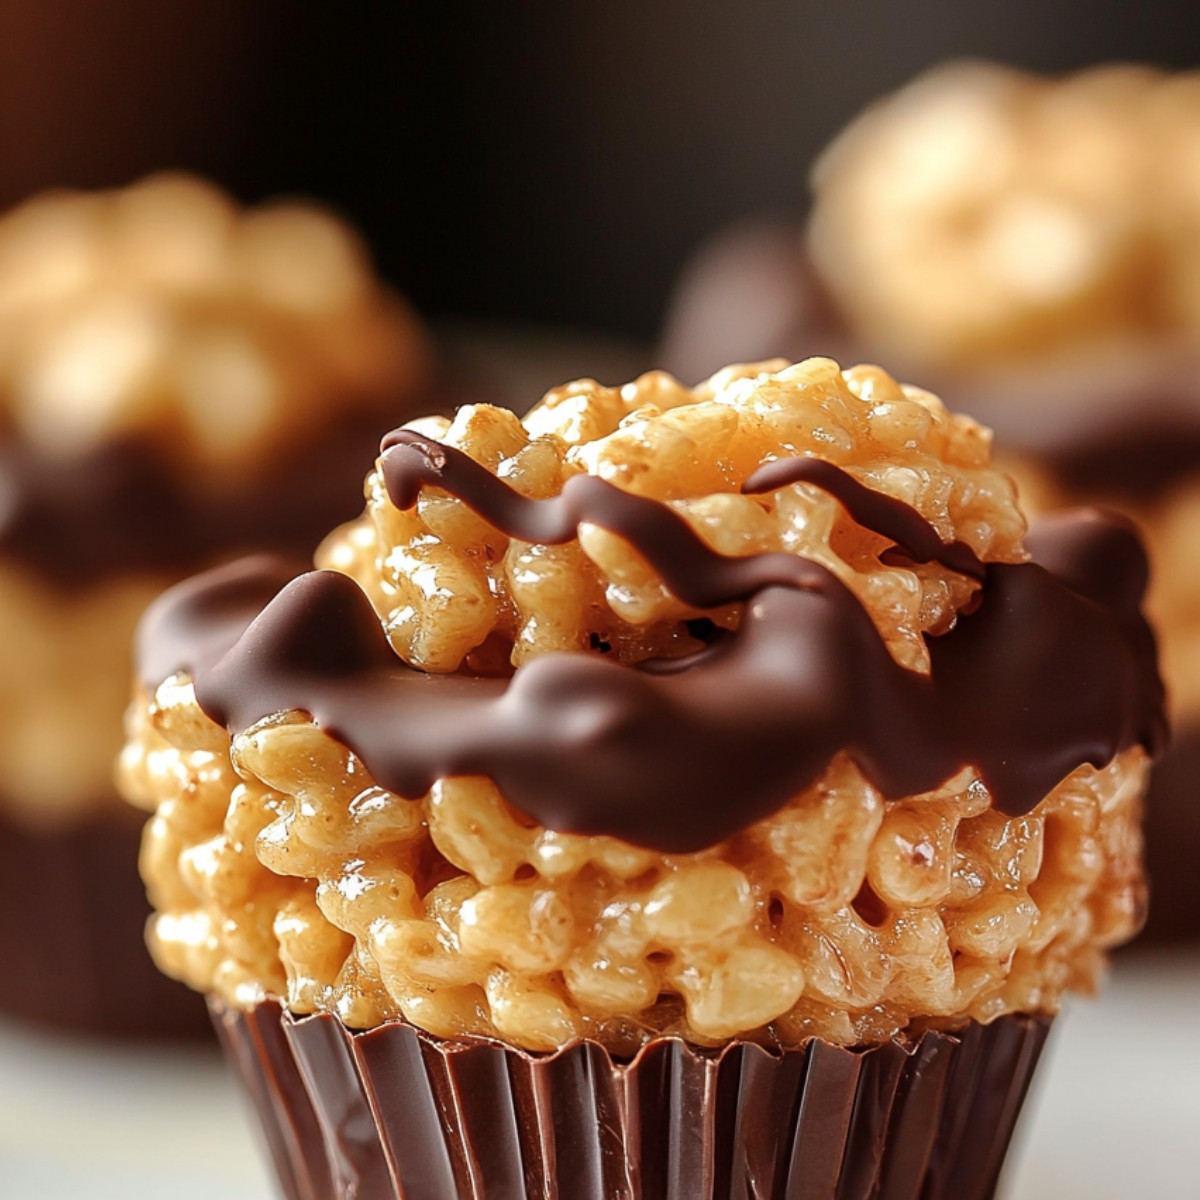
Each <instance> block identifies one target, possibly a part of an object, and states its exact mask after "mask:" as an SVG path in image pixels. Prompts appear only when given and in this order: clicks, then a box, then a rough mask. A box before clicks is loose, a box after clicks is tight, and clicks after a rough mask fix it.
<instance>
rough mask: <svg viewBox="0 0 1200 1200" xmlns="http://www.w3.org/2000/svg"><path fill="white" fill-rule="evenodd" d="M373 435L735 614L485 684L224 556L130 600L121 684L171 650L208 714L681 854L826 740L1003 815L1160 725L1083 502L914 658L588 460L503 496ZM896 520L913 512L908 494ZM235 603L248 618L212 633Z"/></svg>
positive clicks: (1144, 739) (1127, 606)
mask: <svg viewBox="0 0 1200 1200" xmlns="http://www.w3.org/2000/svg"><path fill="white" fill-rule="evenodd" d="M384 445H385V453H384V457H383V468H384V473H385V479H386V482H387V485H388V490H389V494H390V495H392V497H393V499H394V500H395V501H396V502H397V503H404V504H406V505H411V504H412V503H413V502H415V499H416V496H417V493H418V491H419V488H420V486H421V485H422V484H423V483H432V484H435V485H436V486H439V487H442V488H445V489H446V490H448V491H450V492H452V493H453V494H455V495H457V496H459V497H460V498H462V499H463V500H464V501H465V502H466V503H468V504H470V505H471V506H472V507H473V508H475V509H476V510H477V511H478V512H480V514H481V515H482V516H484V517H485V519H487V520H489V521H490V522H491V523H492V524H493V525H495V526H497V527H498V528H500V529H503V530H505V531H506V532H510V533H511V534H512V535H513V536H521V537H523V538H526V539H527V540H531V541H543V542H550V541H556V540H557V541H565V540H567V539H568V538H570V537H573V536H574V535H575V529H576V527H577V525H578V524H579V523H581V522H583V521H587V522H590V523H592V524H596V525H599V526H602V527H604V528H606V529H610V530H612V531H613V532H616V533H618V534H620V535H621V536H623V537H626V538H628V539H629V540H630V541H631V543H632V544H633V545H634V546H635V547H636V549H637V550H638V551H639V552H640V553H641V554H642V555H643V556H644V557H645V558H646V559H647V560H648V561H649V562H650V564H651V565H652V566H653V567H654V568H655V569H656V570H657V571H658V572H659V573H660V574H661V576H662V577H663V578H664V580H665V581H666V582H667V584H668V586H669V587H670V588H671V589H672V591H674V592H675V593H676V594H677V595H679V596H681V597H682V598H683V599H685V600H686V601H688V602H689V603H693V604H698V605H700V606H705V607H707V606H713V605H717V604H722V603H727V602H729V601H731V600H736V599H743V598H744V599H746V600H747V604H746V611H745V614H744V617H743V620H742V623H741V626H740V628H739V629H738V631H737V632H736V633H735V634H734V635H732V636H730V637H727V638H725V639H723V640H721V641H719V642H717V643H715V644H714V645H712V646H709V647H707V648H706V649H705V650H704V651H702V652H701V653H700V654H698V655H696V656H695V657H694V658H692V659H686V660H672V661H670V662H658V663H655V662H651V663H646V664H642V665H641V666H639V667H638V668H630V667H626V666H621V665H619V664H616V663H614V662H612V661H610V660H607V659H603V658H600V657H597V656H593V655H588V654H571V653H555V654H547V655H544V656H542V657H540V658H537V659H535V660H533V661H532V662H530V663H528V664H526V665H525V666H523V667H522V668H520V669H519V670H518V671H517V672H516V673H515V675H514V676H513V677H512V679H511V680H507V681H506V680H501V679H479V678H473V677H469V676H464V675H426V674H423V673H421V672H418V671H415V670H413V669H412V668H409V667H407V666H406V665H405V664H404V663H403V662H402V661H401V660H400V659H399V658H398V657H397V656H396V655H395V653H394V652H393V651H392V649H391V647H390V645H389V644H388V642H387V640H386V638H385V636H384V634H383V631H382V628H381V626H380V623H379V619H378V617H377V616H376V614H375V612H374V610H373V609H372V607H371V605H370V602H369V601H368V600H367V598H366V596H365V595H364V594H363V593H362V591H361V590H360V589H359V587H358V585H357V584H356V583H354V582H353V581H352V580H351V579H349V578H348V577H347V576H344V575H341V574H338V573H336V572H332V571H316V572H312V573H309V574H307V575H303V576H301V577H299V578H298V579H295V580H293V581H292V582H290V583H288V584H287V585H286V586H285V587H284V588H283V589H282V591H280V592H279V593H278V595H277V596H276V597H275V598H274V599H273V600H271V601H270V603H268V604H267V605H266V607H265V608H262V610H261V612H258V605H259V603H260V597H261V595H262V594H263V593H264V592H266V591H267V590H269V589H270V587H271V586H272V585H273V584H275V583H276V582H277V580H278V578H279V575H278V569H277V568H275V569H274V570H272V569H270V568H257V569H246V570H245V571H243V572H242V573H238V572H236V571H230V570H228V569H227V570H226V571H225V572H224V573H223V574H222V573H219V572H218V573H215V574H210V575H209V576H202V577H199V578H198V579H197V580H194V581H191V582H190V583H189V584H186V585H183V588H181V589H176V590H174V591H172V592H170V593H167V595H166V596H164V597H163V598H162V599H161V600H160V601H159V602H158V603H157V604H156V605H155V606H154V607H153V608H152V610H151V613H150V614H149V616H148V619H147V623H146V625H145V627H144V629H143V633H142V636H141V637H140V639H139V650H140V659H141V669H142V673H143V678H144V680H145V682H146V684H147V686H149V687H151V688H152V687H154V686H156V684H157V683H158V682H159V681H161V679H162V678H165V677H166V675H169V674H171V673H173V672H174V671H175V670H186V671H188V672H189V673H190V674H191V675H192V676H193V678H194V679H195V682H196V696H197V700H198V702H199V703H200V705H201V707H202V708H203V709H204V711H205V712H207V713H208V714H209V715H210V716H211V717H212V718H213V719H214V720H216V721H218V722H219V723H221V724H223V725H225V726H226V727H227V728H228V729H229V730H230V731H231V732H232V733H234V734H236V733H238V732H241V731H243V730H245V729H247V728H249V727H250V726H251V725H253V724H254V723H256V722H257V721H258V720H261V719H262V718H263V717H266V716H268V715H271V714H273V713H276V712H281V711H287V710H293V709H297V710H304V711H306V712H308V713H310V714H311V716H312V717H313V719H314V721H315V722H316V724H317V725H318V726H319V727H320V728H322V729H324V730H325V731H326V732H327V733H329V734H330V735H331V736H333V737H335V738H338V739H339V740H341V741H342V742H344V743H345V744H346V745H348V746H349V747H350V748H351V749H352V750H354V751H355V753H357V754H358V755H359V757H360V758H361V759H362V760H363V762H364V763H365V764H366V766H367V768H368V770H369V771H370V772H371V774H372V775H373V776H374V778H375V779H376V780H377V781H378V782H379V783H380V784H382V785H383V786H384V787H387V788H389V789H390V790H392V791H395V792H397V793H399V794H400V795H403V796H408V797H413V798H415V797H419V796H421V795H424V794H425V793H426V792H427V791H428V790H429V788H430V787H431V786H432V784H433V783H434V781H435V780H437V779H438V778H442V777H447V776H452V775H486V776H489V777H490V778H492V779H493V780H494V781H495V782H496V784H497V786H498V787H499V788H500V790H501V791H502V792H503V794H504V795H505V796H506V798H507V799H508V800H509V801H510V802H511V803H513V804H514V805H515V806H516V807H517V808H519V809H521V810H522V811H523V812H525V813H527V814H528V815H529V816H531V817H533V818H534V819H535V820H537V821H538V822H540V823H541V824H543V825H545V826H547V827H549V828H552V829H556V830H560V831H565V832H574V833H587V834H609V835H612V836H616V837H620V838H623V839H624V840H626V841H630V842H633V843H636V844H639V845H643V846H647V847H651V848H654V849H657V850H662V851H665V852H681V853H682V852H688V851H693V850H698V849H702V848H703V847H706V846H710V845H713V844H715V843H717V842H720V841H722V840H724V839H725V838H727V837H729V836H731V835H732V834H734V833H736V832H738V831H739V830H741V829H744V828H746V827H747V826H749V825H750V824H752V823H753V822H755V821H757V820H759V819H760V818H762V817H765V816H767V815H769V814H770V813H771V812H774V811H775V810H777V809H778V808H779V807H781V806H782V805H783V804H784V803H785V802H786V801H787V800H788V799H789V798H790V797H791V796H793V795H796V794H797V793H799V792H801V791H803V790H804V789H805V788H806V787H808V786H810V785H811V784H812V783H813V782H814V781H815V780H816V779H817V778H818V777H819V775H820V774H821V773H822V772H823V771H824V769H825V768H826V767H827V765H828V764H829V762H830V761H831V759H832V758H833V757H834V756H835V755H836V754H837V753H839V752H840V751H845V752H846V753H848V754H849V755H850V756H851V757H852V758H853V759H854V760H855V761H856V762H857V763H858V765H859V767H860V768H861V769H862V770H863V772H864V774H865V775H866V776H867V777H868V778H869V779H870V780H871V781H872V783H874V784H875V785H876V786H877V787H878V788H879V789H880V790H881V791H882V792H883V793H884V794H885V795H886V796H889V797H901V796H906V795H914V794H920V793H922V792H926V791H930V790H932V789H934V788H936V787H938V786H940V785H941V784H942V783H943V782H945V780H946V779H948V778H950V777H951V776H952V775H954V774H955V773H957V772H958V771H959V770H960V769H961V768H962V767H964V766H968V765H970V766H974V767H975V768H976V769H977V770H978V771H979V774H980V776H981V777H982V778H983V780H984V781H985V783H986V784H987V786H988V787H989V788H990V790H991V791H992V795H993V801H994V803H995V804H996V806H997V807H998V808H1000V809H1001V810H1002V811H1004V812H1006V813H1008V814H1010V815H1015V814H1018V813H1021V812H1026V811H1028V810H1029V809H1031V808H1032V807H1033V806H1034V805H1036V804H1037V803H1038V801H1039V800H1041V798H1042V797H1043V796H1044V795H1045V794H1046V793H1047V792H1049V791H1050V790H1051V789H1052V788H1053V787H1054V786H1055V785H1056V784H1057V783H1059V782H1060V781H1061V780H1062V779H1063V778H1065V777H1066V776H1067V775H1068V774H1069V773H1070V772H1071V771H1072V770H1074V769H1075V768H1076V767H1077V766H1079V765H1080V764H1082V763H1085V762H1090V763H1092V764H1093V765H1095V766H1101V765H1103V764H1104V763H1106V762H1108V761H1109V760H1110V759H1111V758H1112V757H1113V756H1114V755H1115V754H1116V753H1117V752H1119V751H1120V750H1122V749H1124V748H1126V747H1128V746H1130V745H1133V744H1136V743H1141V744H1143V745H1145V746H1146V747H1147V748H1148V749H1149V750H1151V751H1152V752H1153V751H1156V750H1157V749H1158V748H1159V746H1160V745H1161V743H1162V740H1163V737H1164V730H1165V726H1164V719H1163V715H1162V700H1163V694H1162V686H1161V684H1160V682H1159V680H1158V676H1157V673H1156V671H1155V666H1154V642H1153V636H1152V635H1151V633H1150V631H1149V628H1148V627H1147V626H1146V624H1145V622H1144V621H1143V619H1142V617H1141V615H1140V612H1139V611H1138V601H1139V600H1140V593H1141V585H1142V583H1144V579H1145V572H1146V566H1145V558H1144V554H1143V552H1142V549H1141V545H1140V543H1139V542H1138V540H1137V538H1136V536H1134V535H1133V534H1132V533H1131V531H1130V529H1129V528H1128V527H1127V526H1125V525H1122V524H1114V523H1113V522H1112V521H1110V520H1108V519H1106V518H1104V517H1102V516H1100V515H1098V514H1085V515H1083V516H1077V517H1075V518H1073V519H1066V520H1063V521H1061V522H1059V523H1057V524H1055V525H1052V526H1050V527H1049V528H1048V530H1047V532H1046V533H1045V534H1044V536H1043V537H1042V539H1041V541H1042V543H1043V553H1044V554H1046V555H1047V557H1048V559H1049V561H1050V562H1051V563H1056V564H1059V566H1060V569H1061V570H1062V571H1063V573H1064V574H1065V575H1066V576H1067V581H1066V582H1064V581H1060V580H1059V579H1057V578H1055V576H1054V575H1053V574H1052V573H1051V572H1050V571H1049V570H1047V569H1046V568H1045V567H1043V566H1040V565H1038V564H1036V563H1016V564H1012V563H990V564H986V565H985V572H986V576H985V580H984V585H983V597H982V602H981V603H980V605H979V607H978V608H977V609H976V610H975V611H974V612H972V613H969V614H966V615H962V616H960V618H959V620H958V622H957V624H956V626H955V627H954V629H952V630H951V631H950V632H949V633H947V634H944V635H942V636H941V637H937V638H930V639H929V649H930V655H931V661H932V670H931V673H930V675H929V676H925V675H922V674H919V673H917V672H914V671H910V670H908V669H906V668H904V667H901V666H900V665H899V664H898V663H896V661H895V660H894V659H893V658H892V657H891V655H890V654H889V652H888V650H887V648H886V646H885V645H884V643H883V641H882V640H881V638H880V637H879V634H878V632H877V631H876V629H875V627H874V625H873V624H872V622H871V619H870V617H869V616H868V614H867V613H866V611H865V610H864V609H863V608H862V606H861V605H860V604H859V602H858V600H857V599H856V598H855V597H854V595H853V594H852V593H851V592H850V591H849V589H847V588H846V587H845V585H843V584H842V583H841V582H840V581H839V580H838V579H837V578H836V577H835V576H834V575H832V574H831V573H830V572H828V571H827V570H825V569H824V568H823V567H821V566H819V565H818V564H816V563H814V562H811V561H809V560H806V559H802V558H797V557H794V556H791V555H787V554H781V553H777V554H761V555H752V556H747V557H744V558H726V557H724V556H722V555H719V554H717V553H715V552H714V551H712V550H710V549H709V548H708V547H707V546H705V545H704V543H703V542H702V541H701V540H700V539H699V538H698V537H697V536H696V535H695V534H694V533H693V532H692V530H691V529H690V527H689V526H688V525H687V524H686V522H684V521H683V520H682V518H680V517H679V516H678V515H677V514H675V513H674V512H672V511H671V510H670V509H669V508H667V507H666V506H665V505H663V504H660V503H659V502H657V501H654V500H650V499H647V498H644V497H639V496H633V495H630V494H629V493H625V492H621V491H620V490H619V489H617V488H615V487H613V486H612V485H610V484H606V483H604V482H603V481H602V480H599V479H595V478H594V477H590V476H579V477H576V478H573V479H571V480H570V481H568V483H567V485H566V486H565V487H564V489H563V492H562V493H561V495H560V496H559V497H557V498H554V499H552V500H544V501H536V500H529V499H526V498H524V497H522V496H520V495H519V494H518V493H516V492H514V491H513V490H512V489H510V488H508V487H507V485H505V484H504V483H502V482H501V481H500V480H498V479H496V478H495V477H494V476H492V475H491V474H490V472H488V471H486V469H484V468H482V467H480V466H479V465H478V464H476V463H474V462H473V461H472V460H470V459H469V458H467V457H466V456H465V455H463V454H461V453H460V452H458V451H455V450H453V449H451V448H449V447H445V446H441V445H439V444H438V443H434V442H431V441H430V440H429V439H426V438H422V437H419V436H418V435H416V434H411V433H406V432H404V431H400V432H399V433H397V434H394V435H389V438H388V439H385V443H384ZM781 470H782V469H781ZM821 474H823V475H826V476H828V482H829V484H830V486H831V487H835V488H840V489H841V490H844V491H846V492H847V495H850V496H852V498H853V496H854V488H856V487H861V485H857V484H855V483H854V481H853V480H851V481H850V484H851V485H853V486H852V487H849V488H847V487H846V485H845V483H844V481H842V480H841V479H840V478H839V476H842V475H844V473H842V472H839V471H838V470H837V468H833V471H832V472H828V471H825V472H821ZM845 478H846V479H849V477H848V476H847V477H845ZM897 503H898V502H895V501H892V502H891V503H890V504H889V505H887V506H885V516H886V514H887V513H891V512H892V510H893V509H894V506H895V505H896V504H897ZM862 507H863V506H861V505H860V506H859V510H860V512H861V511H862ZM902 507H903V506H902ZM910 511H911V510H910ZM892 516H894V513H892ZM905 519H906V521H910V522H911V519H915V520H916V521H917V522H921V523H922V524H924V521H923V518H921V517H920V516H919V514H916V513H915V512H913V513H912V518H907V517H906V518H905ZM887 520H888V523H889V527H891V526H894V524H895V522H894V521H893V520H892V519H891V517H888V518H887ZM926 528H927V529H928V532H929V533H930V534H932V533H933V531H932V529H929V528H928V526H926ZM891 532H895V530H894V528H891ZM915 540H917V541H919V542H924V541H926V540H927V538H926V536H925V535H924V534H922V535H920V536H919V537H918V538H916V539H915ZM939 545H940V542H939ZM902 548H903V549H904V551H905V552H907V553H908V554H909V555H910V556H911V557H913V558H915V559H919V558H921V557H922V555H923V554H924V553H925V551H923V550H921V549H920V547H919V546H913V545H905V546H903V547H902ZM1060 560H1061V562H1060ZM256 573H257V574H259V575H261V581H260V583H258V584H255V583H254V579H255V576H256ZM1114 575H1115V577H1116V578H1117V579H1119V580H1120V581H1121V582H1120V584H1119V586H1113V585H1112V584H1111V583H1109V582H1108V580H1109V578H1110V577H1112V576H1114ZM1076 587H1077V588H1079V589H1080V590H1074V589H1075V588H1076ZM239 609H240V610H241V612H242V613H243V620H244V621H246V622H248V624H246V625H245V626H244V628H245V632H244V633H243V634H241V636H240V637H236V631H237V626H238V619H237V615H236V614H237V611H238V610H239ZM255 612H257V613H258V615H257V616H254V613H255ZM251 618H253V619H251ZM235 637H236V640H235ZM222 642H224V643H225V644H227V645H228V647H229V649H228V652H227V653H225V654H224V655H220V645H221V643H222Z"/></svg>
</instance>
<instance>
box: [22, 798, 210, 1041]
mask: <svg viewBox="0 0 1200 1200" xmlns="http://www.w3.org/2000/svg"><path fill="white" fill-rule="evenodd" d="M140 840H141V819H140V818H139V817H138V816H137V814H135V813H133V812H131V811H127V810H126V809H125V807H124V806H123V805H121V804H120V803H119V802H118V801H117V800H116V799H115V798H114V799H113V800H112V801H111V803H110V804H109V805H108V806H106V807H105V808H104V809H103V811H101V812H100V813H99V814H98V815H97V816H95V817H90V818H89V819H87V820H86V821H83V822H80V823H77V824H75V825H72V826H70V827H68V828H64V829H48V830H42V829H34V828H27V827H25V826H24V825H21V824H19V823H17V822H16V821H14V820H12V819H11V818H8V817H0V963H3V964H4V965H3V986H0V1013H4V1014H6V1015H8V1016H13V1017H18V1018H20V1019H22V1020H27V1021H35V1022H37V1023H38V1024H42V1025H48V1026H55V1027H58V1028H64V1029H70V1030H75V1031H78V1032H83V1033H91V1034H100V1035H106V1036H114V1037H174V1038H203V1039H206V1040H208V1039H211V1036H212V1034H211V1030H210V1027H209V1022H208V1019H207V1015H206V1013H205V1011H204V1002H203V1000H202V999H201V998H200V997H199V996H197V995H196V994H195V993H193V992H191V991H189V990H188V989H187V988H186V987H184V986H183V985H182V984H180V983H176V982H174V981H173V980H170V979H168V978H167V977H166V976H165V975H162V974H160V972H159V971H158V969H157V968H156V967H155V965H154V962H153V960H152V959H151V958H150V953H149V951H148V950H147V949H146V943H145V928H146V918H147V917H148V916H149V915H150V905H149V904H148V902H147V900H146V893H145V889H144V888H143V886H142V882H141V880H140V879H139V878H138V871H137V860H138V846H139V843H140Z"/></svg>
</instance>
